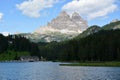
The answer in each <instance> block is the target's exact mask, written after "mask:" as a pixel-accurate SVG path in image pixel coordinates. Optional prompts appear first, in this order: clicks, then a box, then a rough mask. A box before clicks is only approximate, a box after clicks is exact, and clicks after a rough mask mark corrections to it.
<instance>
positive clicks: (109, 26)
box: [102, 21, 120, 30]
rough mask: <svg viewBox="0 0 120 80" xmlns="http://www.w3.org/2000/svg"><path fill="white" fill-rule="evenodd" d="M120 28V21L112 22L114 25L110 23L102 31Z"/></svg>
mask: <svg viewBox="0 0 120 80" xmlns="http://www.w3.org/2000/svg"><path fill="white" fill-rule="evenodd" d="M118 25H119V26H120V21H117V22H112V23H109V24H107V25H104V26H103V27H102V29H104V30H111V29H114V27H115V26H118Z"/></svg>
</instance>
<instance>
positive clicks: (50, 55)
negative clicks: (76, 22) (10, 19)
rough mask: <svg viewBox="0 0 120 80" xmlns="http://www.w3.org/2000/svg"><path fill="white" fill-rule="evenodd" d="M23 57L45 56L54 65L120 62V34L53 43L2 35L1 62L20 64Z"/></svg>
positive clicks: (113, 32) (105, 32) (106, 33)
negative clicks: (19, 61)
mask: <svg viewBox="0 0 120 80" xmlns="http://www.w3.org/2000/svg"><path fill="white" fill-rule="evenodd" d="M20 56H38V57H39V58H40V57H41V56H42V57H44V58H46V60H52V61H56V60H58V61H81V62H85V61H120V30H119V29H118V30H117V29H116V30H100V31H99V32H96V33H94V34H91V35H88V36H86V37H84V38H79V36H77V37H76V38H74V39H72V40H68V41H63V42H55V41H53V42H50V43H44V42H39V43H33V42H30V41H29V40H28V39H26V38H24V37H21V36H17V35H14V36H13V35H9V36H7V37H5V36H3V35H2V34H0V60H17V59H19V57H20Z"/></svg>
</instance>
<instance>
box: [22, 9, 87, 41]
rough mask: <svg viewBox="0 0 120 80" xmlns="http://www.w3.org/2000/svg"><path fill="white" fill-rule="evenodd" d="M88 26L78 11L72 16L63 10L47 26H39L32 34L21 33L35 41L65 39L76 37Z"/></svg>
mask: <svg viewBox="0 0 120 80" xmlns="http://www.w3.org/2000/svg"><path fill="white" fill-rule="evenodd" d="M87 28H88V25H87V21H85V20H84V19H83V18H82V17H81V16H80V15H79V14H78V13H76V12H74V13H73V14H72V15H71V16H70V15H68V14H67V13H66V12H65V11H62V12H61V13H60V14H59V15H58V16H57V17H56V18H55V19H53V20H52V21H51V22H49V23H48V24H47V25H46V26H43V27H40V28H38V29H37V30H36V31H34V32H33V33H30V34H21V35H22V36H24V37H26V38H28V39H30V40H31V41H33V42H51V41H57V42H60V41H64V40H68V39H71V38H74V37H76V36H77V35H79V34H80V33H82V32H83V31H84V30H86V29H87Z"/></svg>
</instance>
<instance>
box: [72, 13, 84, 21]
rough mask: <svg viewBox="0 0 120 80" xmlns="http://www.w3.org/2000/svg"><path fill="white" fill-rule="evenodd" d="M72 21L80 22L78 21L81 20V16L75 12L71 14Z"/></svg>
mask: <svg viewBox="0 0 120 80" xmlns="http://www.w3.org/2000/svg"><path fill="white" fill-rule="evenodd" d="M71 18H72V19H73V20H75V21H80V20H82V18H81V16H80V15H79V13H77V12H74V13H73V14H72V17H71Z"/></svg>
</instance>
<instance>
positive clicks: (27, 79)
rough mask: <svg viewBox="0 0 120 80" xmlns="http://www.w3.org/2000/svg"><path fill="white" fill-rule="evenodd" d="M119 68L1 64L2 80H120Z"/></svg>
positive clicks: (0, 75)
mask: <svg viewBox="0 0 120 80" xmlns="http://www.w3.org/2000/svg"><path fill="white" fill-rule="evenodd" d="M119 75H120V68H119V67H70V66H59V63H53V62H31V63H0V80H120V76H119Z"/></svg>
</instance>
